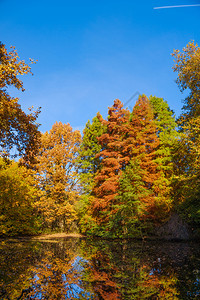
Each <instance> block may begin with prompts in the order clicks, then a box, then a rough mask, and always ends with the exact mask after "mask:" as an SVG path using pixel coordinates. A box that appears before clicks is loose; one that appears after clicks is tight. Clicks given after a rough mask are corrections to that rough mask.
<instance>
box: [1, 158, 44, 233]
mask: <svg viewBox="0 0 200 300" xmlns="http://www.w3.org/2000/svg"><path fill="white" fill-rule="evenodd" d="M32 175H33V174H32V171H31V170H27V169H26V168H25V167H23V166H19V165H18V163H17V162H14V161H8V160H7V161H5V160H4V159H2V158H1V159H0V235H10V236H12V235H26V234H35V233H37V231H38V229H39V227H40V219H39V216H38V214H37V211H36V209H35V202H36V200H37V198H38V196H39V195H38V190H37V188H36V187H35V182H34V180H33V176H32Z"/></svg>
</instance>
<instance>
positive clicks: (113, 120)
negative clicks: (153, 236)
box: [91, 100, 129, 233]
mask: <svg viewBox="0 0 200 300" xmlns="http://www.w3.org/2000/svg"><path fill="white" fill-rule="evenodd" d="M128 117H129V111H128V110H126V109H123V105H122V103H121V102H120V101H119V100H115V101H114V104H113V106H112V107H110V108H109V110H108V118H107V120H102V123H103V125H104V126H106V132H105V133H103V134H102V135H101V136H100V137H99V139H98V140H99V143H100V145H101V147H102V150H101V152H100V153H99V154H97V155H96V157H97V158H100V160H101V168H100V170H99V171H98V172H97V174H96V176H95V186H94V189H93V193H94V200H93V202H92V204H91V209H92V215H93V218H94V219H95V222H96V224H97V227H98V226H100V227H101V233H102V232H103V231H102V230H105V231H108V230H109V228H108V225H109V224H108V221H109V216H110V215H112V214H114V213H115V211H113V205H114V204H115V201H116V200H115V199H116V196H117V195H118V189H119V178H120V175H121V172H122V169H123V168H125V165H126V163H127V161H128V157H127V156H126V155H124V153H123V145H124V141H123V136H124V134H126V132H125V127H126V123H127V122H128ZM100 227H99V228H100ZM106 227H107V228H106Z"/></svg>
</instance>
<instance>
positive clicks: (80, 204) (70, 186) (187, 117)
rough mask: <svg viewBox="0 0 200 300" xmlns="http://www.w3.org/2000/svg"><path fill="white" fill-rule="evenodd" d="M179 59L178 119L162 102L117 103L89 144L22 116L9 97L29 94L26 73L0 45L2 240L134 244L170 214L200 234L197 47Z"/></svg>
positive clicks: (96, 123) (91, 125)
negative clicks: (68, 236)
mask: <svg viewBox="0 0 200 300" xmlns="http://www.w3.org/2000/svg"><path fill="white" fill-rule="evenodd" d="M173 57H174V71H175V72H178V78H177V84H178V85H179V87H180V90H181V91H184V90H186V89H187V90H188V92H189V93H188V97H187V98H186V99H185V102H184V106H183V110H182V111H183V112H182V114H181V116H180V117H179V118H178V119H177V120H176V119H175V116H174V113H173V111H172V110H171V109H170V108H169V106H168V104H167V102H166V101H164V100H163V99H162V98H157V97H155V96H150V97H149V98H148V97H146V96H145V95H141V96H139V98H138V100H137V102H136V103H135V105H134V107H133V110H132V111H130V110H129V109H127V108H124V107H123V104H122V103H121V102H120V100H118V99H117V100H115V101H114V104H113V105H112V106H111V107H109V108H108V116H107V118H106V119H104V118H103V117H102V116H101V114H100V113H97V115H96V116H95V117H94V118H93V119H92V121H91V122H90V121H88V122H87V124H86V126H85V129H84V131H83V136H81V134H80V132H79V131H77V130H75V131H73V129H72V127H71V126H70V125H69V124H62V123H61V122H59V123H57V122H56V123H55V124H54V125H53V127H52V129H51V130H50V131H48V132H46V133H44V134H42V133H41V132H40V131H39V124H38V123H37V117H38V114H39V113H40V108H39V109H38V110H37V111H36V112H33V111H31V112H30V113H29V114H26V113H25V112H24V111H23V110H22V109H21V106H20V104H19V99H17V98H12V97H11V96H10V95H9V93H8V88H9V86H14V87H16V88H17V89H21V90H22V91H24V87H23V82H22V81H21V80H20V79H19V76H18V75H24V74H27V73H30V72H31V68H30V65H27V64H25V62H24V61H20V60H19V57H18V54H17V52H16V50H15V49H11V51H10V52H8V51H7V49H6V47H5V46H4V45H3V44H0V121H1V122H0V155H1V158H0V235H19V234H37V233H40V232H48V231H49V232H51V231H75V230H79V231H81V232H82V233H85V234H90V235H98V236H104V237H135V236H142V235H144V234H149V233H151V230H152V229H153V228H154V227H155V226H159V225H161V224H163V223H164V222H166V221H167V220H168V218H169V216H170V215H171V214H172V212H174V211H176V212H178V214H179V215H181V217H182V218H183V219H184V220H185V221H186V222H187V223H188V224H191V225H192V227H193V228H194V230H196V231H198V230H199V227H200V162H199V160H200V80H199V78H200V48H199V47H198V46H197V45H195V44H194V42H191V43H189V44H188V45H187V46H186V47H185V48H184V49H183V50H182V52H181V51H179V50H175V51H174V53H173ZM31 63H34V62H33V61H31ZM14 159H15V160H14Z"/></svg>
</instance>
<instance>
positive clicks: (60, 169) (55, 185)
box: [36, 122, 81, 231]
mask: <svg viewBox="0 0 200 300" xmlns="http://www.w3.org/2000/svg"><path fill="white" fill-rule="evenodd" d="M80 141H81V134H80V132H79V131H77V130H75V131H73V130H72V127H71V126H70V125H69V124H62V123H61V122H59V123H57V122H56V123H55V124H54V125H53V126H52V129H51V130H50V131H49V132H48V131H47V132H45V133H44V134H43V135H42V137H41V148H40V149H39V155H38V156H37V165H36V167H37V171H38V180H39V186H40V188H41V190H42V191H43V192H44V195H43V197H41V198H40V199H39V201H38V202H37V207H38V209H39V210H40V211H41V213H42V215H43V218H44V226H45V227H48V228H50V229H59V230H62V231H63V230H69V228H70V226H71V225H72V223H73V221H74V220H75V219H76V212H75V202H76V200H77V196H78V190H77V187H76V182H77V170H76V168H75V161H76V159H77V155H78V149H79V145H80Z"/></svg>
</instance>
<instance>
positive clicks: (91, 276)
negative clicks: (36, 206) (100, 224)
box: [0, 238, 200, 300]
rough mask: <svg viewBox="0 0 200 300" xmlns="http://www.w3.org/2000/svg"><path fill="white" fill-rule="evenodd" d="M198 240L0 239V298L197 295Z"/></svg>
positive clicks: (109, 298) (199, 276)
mask: <svg viewBox="0 0 200 300" xmlns="http://www.w3.org/2000/svg"><path fill="white" fill-rule="evenodd" d="M199 246H200V244H199V243H194V242H193V243H177V242H174V243H169V242H136V241H133V240H123V241H122V240H117V241H116V240H115V241H110V240H109V241H108V240H100V239H93V240H91V239H84V238H67V239H54V240H51V241H25V240H24V241H19V240H4V241H1V242H0V299H15V300H16V299H107V300H115V299H138V300H140V299H200V247H199Z"/></svg>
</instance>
